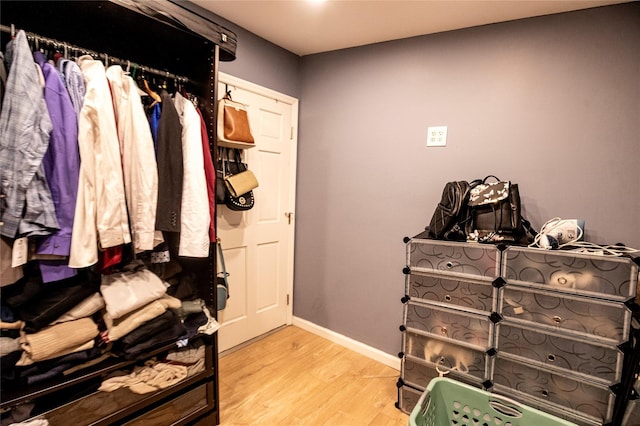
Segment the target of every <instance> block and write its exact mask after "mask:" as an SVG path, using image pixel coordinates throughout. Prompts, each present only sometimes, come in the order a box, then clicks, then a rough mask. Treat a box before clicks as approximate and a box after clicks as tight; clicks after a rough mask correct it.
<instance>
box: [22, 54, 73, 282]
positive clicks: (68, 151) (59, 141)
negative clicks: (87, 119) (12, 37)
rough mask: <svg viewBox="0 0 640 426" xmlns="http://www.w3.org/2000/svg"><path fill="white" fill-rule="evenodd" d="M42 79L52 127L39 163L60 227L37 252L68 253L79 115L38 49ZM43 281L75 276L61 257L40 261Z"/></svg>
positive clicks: (43, 241)
mask: <svg viewBox="0 0 640 426" xmlns="http://www.w3.org/2000/svg"><path fill="white" fill-rule="evenodd" d="M33 57H34V59H35V61H36V62H37V63H38V64H39V65H40V67H41V68H42V74H43V75H44V79H45V92H44V99H45V102H46V104H47V108H48V110H49V116H50V117H51V123H52V124H53V130H52V132H51V139H50V140H49V148H48V149H47V152H46V153H45V155H44V158H43V160H42V164H43V166H44V171H45V175H46V177H47V181H48V183H49V187H50V189H51V196H52V198H53V203H54V205H55V209H56V217H57V219H58V225H60V230H59V231H58V232H56V233H55V234H52V235H50V236H48V237H45V238H43V239H42V240H40V241H39V243H38V247H37V250H36V253H37V254H53V255H61V256H69V250H70V247H71V231H72V229H73V217H74V214H75V210H76V197H77V194H78V176H79V173H80V153H79V150H78V117H77V115H76V112H75V110H74V109H73V104H72V103H71V98H70V97H69V92H68V91H67V89H66V87H65V85H64V82H63V81H62V79H61V78H60V74H58V72H57V71H56V69H55V68H54V67H53V65H51V64H49V63H47V60H46V58H45V56H44V55H43V54H42V53H40V52H35V53H34V54H33ZM40 272H41V273H42V280H43V281H44V282H51V281H58V280H61V279H64V278H68V277H71V276H74V275H76V270H75V269H71V268H69V266H68V262H67V261H64V260H60V261H58V260H43V261H40Z"/></svg>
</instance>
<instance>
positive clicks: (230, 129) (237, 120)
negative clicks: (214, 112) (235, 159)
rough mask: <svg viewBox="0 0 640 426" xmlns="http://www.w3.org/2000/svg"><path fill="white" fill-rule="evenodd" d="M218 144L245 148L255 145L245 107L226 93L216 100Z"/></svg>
mask: <svg viewBox="0 0 640 426" xmlns="http://www.w3.org/2000/svg"><path fill="white" fill-rule="evenodd" d="M218 146H222V147H226V148H236V149H247V148H253V147H254V146H255V140H254V139H253V135H252V134H251V126H249V115H248V114H247V109H246V107H245V106H244V105H243V104H241V103H239V102H235V101H233V100H232V99H231V95H230V94H228V93H227V95H226V96H225V97H224V98H222V99H220V100H219V101H218Z"/></svg>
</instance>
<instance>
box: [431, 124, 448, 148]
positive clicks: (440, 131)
mask: <svg viewBox="0 0 640 426" xmlns="http://www.w3.org/2000/svg"><path fill="white" fill-rule="evenodd" d="M446 145H447V126H438V127H429V128H428V129H427V146H446Z"/></svg>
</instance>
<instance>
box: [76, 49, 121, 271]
mask: <svg viewBox="0 0 640 426" xmlns="http://www.w3.org/2000/svg"><path fill="white" fill-rule="evenodd" d="M77 62H78V65H79V66H80V69H81V70H82V74H83V75H84V79H85V84H86V94H85V97H84V102H83V104H82V109H81V110H80V117H79V119H78V146H79V148H80V159H81V163H80V180H79V183H78V199H77V203H76V216H75V221H74V223H73V234H72V239H71V254H70V258H69V266H71V267H74V268H83V267H87V266H91V265H93V264H95V263H96V262H97V261H98V244H100V247H102V248H108V247H115V246H119V245H121V244H128V243H130V242H131V234H130V232H129V223H128V218H127V206H126V202H125V192H124V182H123V178H122V162H121V159H120V144H119V142H118V133H117V130H116V123H115V117H114V113H113V101H112V98H111V91H110V90H109V83H108V82H107V77H106V73H105V69H104V65H103V64H102V62H100V61H97V60H94V59H93V58H92V57H91V56H89V55H84V56H81V57H80V58H78V61H77Z"/></svg>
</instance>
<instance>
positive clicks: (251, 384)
mask: <svg viewBox="0 0 640 426" xmlns="http://www.w3.org/2000/svg"><path fill="white" fill-rule="evenodd" d="M219 373H220V375H219V380H220V424H221V425H222V426H231V425H266V426H271V425H305V426H307V425H308V426H322V425H336V426H367V425H376V426H377V425H384V426H387V425H389V426H396V425H397V426H406V425H408V424H409V416H407V415H406V414H404V413H402V412H401V411H400V410H398V409H397V408H396V407H395V402H396V401H397V388H396V382H397V380H398V377H399V372H398V371H397V370H395V369H393V368H391V367H388V366H386V365H384V364H381V363H379V362H376V361H373V360H372V359H370V358H368V357H365V356H363V355H360V354H358V353H356V352H354V351H351V350H349V349H346V348H344V347H343V346H340V345H338V344H336V343H333V342H331V341H329V340H326V339H324V338H322V337H319V336H317V335H315V334H313V333H309V332H307V331H305V330H302V329H300V328H297V327H294V326H288V327H285V328H283V329H281V330H278V331H277V332H275V333H273V334H270V335H268V336H266V337H264V338H262V339H260V340H257V341H255V342H253V343H251V344H249V345H247V346H245V347H243V348H241V349H238V350H235V351H232V352H230V353H228V354H223V355H222V356H221V357H220V359H219Z"/></svg>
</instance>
